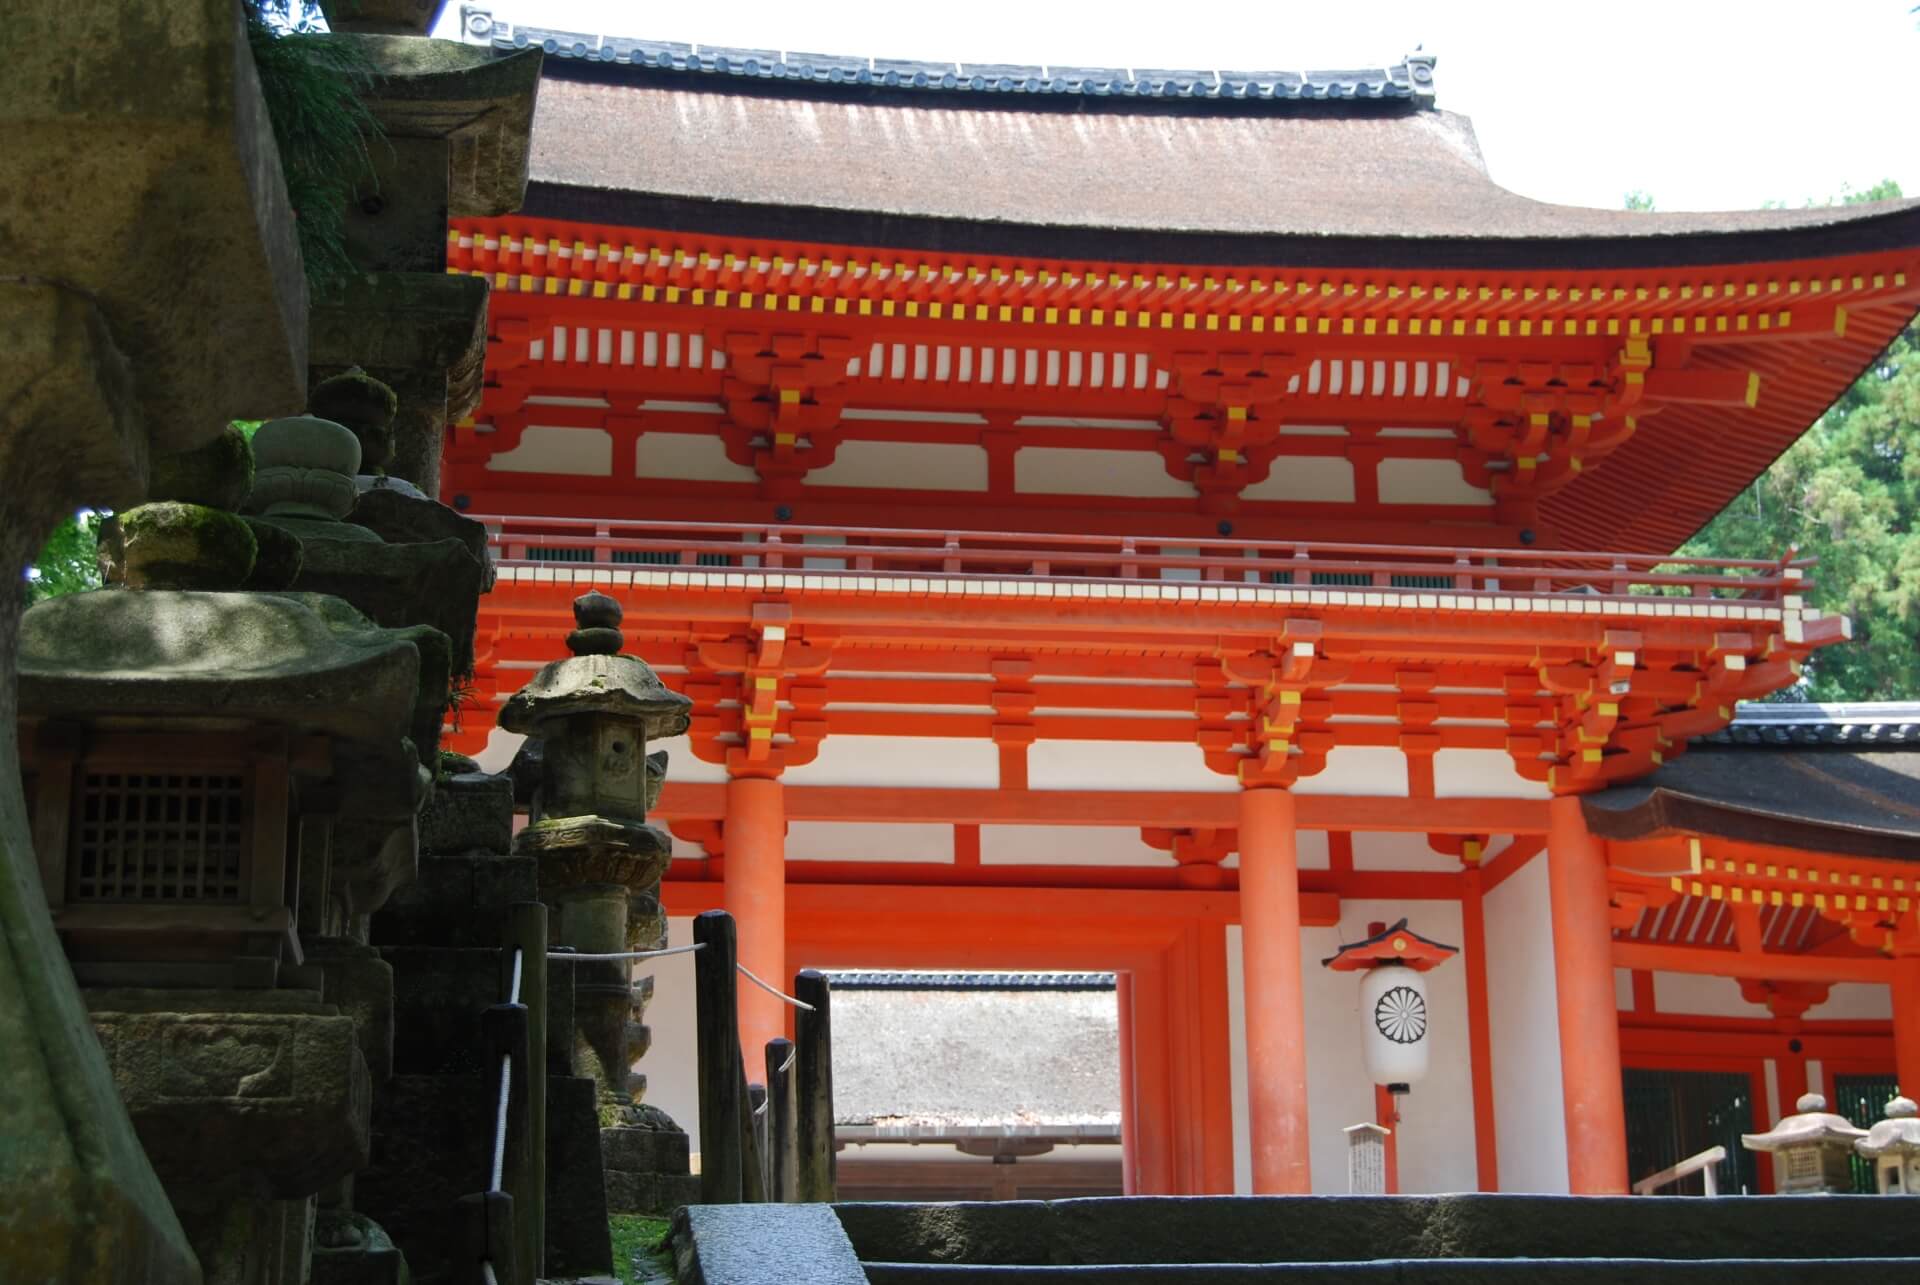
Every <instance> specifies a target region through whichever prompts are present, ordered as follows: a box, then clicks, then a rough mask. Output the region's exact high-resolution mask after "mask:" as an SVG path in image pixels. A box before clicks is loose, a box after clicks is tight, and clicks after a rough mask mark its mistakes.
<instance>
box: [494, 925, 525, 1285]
mask: <svg viewBox="0 0 1920 1285" xmlns="http://www.w3.org/2000/svg"><path fill="white" fill-rule="evenodd" d="M507 953H508V954H509V956H510V955H511V954H512V952H511V951H509V952H507ZM480 1035H481V1046H482V1048H484V1049H485V1055H484V1061H483V1062H482V1064H481V1066H482V1069H481V1072H480V1075H481V1082H482V1083H484V1084H485V1085H486V1086H487V1087H488V1088H489V1089H490V1090H491V1092H490V1093H489V1094H488V1095H487V1101H489V1102H490V1103H493V1104H494V1105H495V1106H496V1108H497V1106H498V1103H499V1100H500V1099H499V1096H498V1095H499V1093H500V1088H501V1085H500V1080H501V1068H502V1064H503V1060H504V1064H505V1066H506V1068H507V1075H506V1104H507V1110H506V1127H505V1129H504V1130H501V1140H496V1136H495V1129H496V1127H497V1123H498V1117H496V1116H495V1115H494V1114H493V1113H492V1112H489V1113H488V1116H487V1121H486V1131H487V1132H486V1136H487V1158H488V1162H489V1163H488V1168H489V1170H491V1168H492V1160H493V1154H494V1151H493V1149H494V1147H495V1146H496V1145H497V1146H499V1147H500V1176H499V1180H498V1181H497V1182H490V1184H489V1188H488V1190H489V1191H490V1192H504V1193H505V1194H506V1195H507V1197H508V1199H509V1203H508V1205H507V1206H506V1211H507V1215H508V1217H509V1220H510V1222H509V1226H508V1228H507V1231H506V1236H507V1240H508V1242H509V1243H508V1249H509V1251H510V1261H509V1262H507V1263H501V1262H499V1261H495V1263H494V1274H495V1276H496V1277H498V1279H499V1280H500V1281H501V1282H502V1285H505V1282H508V1281H511V1282H513V1283H514V1285H532V1282H533V1279H534V1274H535V1272H536V1271H537V1270H538V1268H536V1267H535V1266H534V1264H533V1261H532V1238H531V1237H532V1230H533V1229H532V1226H531V1225H530V1224H529V1223H528V1221H527V1218H526V1214H527V1207H528V1206H531V1205H536V1204H538V1203H539V1202H538V1201H537V1200H536V1199H535V1197H534V1194H533V1190H532V1183H533V1168H532V1161H533V1155H532V1151H533V1148H532V1141H533V1137H532V1135H533V1110H532V1102H531V1100H530V1095H529V1094H528V1092H527V1082H528V1070H527V1064H528V1063H529V1062H531V1061H532V1059H531V1058H530V1057H528V1056H527V1009H526V1006H525V1005H524V1004H495V1005H493V1006H492V1007H490V1008H488V1009H487V1010H486V1012H484V1013H482V1014H481V1015H480ZM488 1177H489V1179H491V1178H492V1174H491V1172H489V1174H488ZM496 1234H497V1232H496Z"/></svg>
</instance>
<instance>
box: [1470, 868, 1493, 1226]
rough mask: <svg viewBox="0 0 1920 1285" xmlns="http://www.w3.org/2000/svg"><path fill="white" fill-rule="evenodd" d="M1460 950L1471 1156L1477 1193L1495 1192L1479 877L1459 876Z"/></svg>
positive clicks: (1475, 872)
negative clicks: (1470, 1100) (1461, 885)
mask: <svg viewBox="0 0 1920 1285" xmlns="http://www.w3.org/2000/svg"><path fill="white" fill-rule="evenodd" d="M1462 879H1463V880H1464V881H1465V885H1466V891H1465V892H1464V893H1463V894H1462V895H1461V897H1460V923H1461V926H1462V928H1463V932H1462V933H1461V936H1463V937H1464V938H1465V940H1464V941H1462V942H1461V945H1462V946H1463V947H1464V948H1465V955H1466V958H1465V960H1464V963H1465V964H1466V968H1467V1062H1468V1067H1469V1074H1470V1075H1471V1077H1472V1081H1473V1152H1474V1160H1475V1169H1476V1171H1477V1173H1478V1175H1479V1179H1480V1190H1482V1191H1498V1190H1500V1138H1499V1133H1498V1131H1497V1130H1496V1129H1495V1127H1494V1115H1493V1027H1492V1022H1491V1015H1490V1013H1489V1010H1488V1005H1487V913H1486V903H1485V901H1484V900H1483V896H1484V890H1483V889H1482V888H1481V879H1480V871H1479V870H1478V869H1474V870H1468V871H1466V872H1465V873H1464V874H1463V875H1462Z"/></svg>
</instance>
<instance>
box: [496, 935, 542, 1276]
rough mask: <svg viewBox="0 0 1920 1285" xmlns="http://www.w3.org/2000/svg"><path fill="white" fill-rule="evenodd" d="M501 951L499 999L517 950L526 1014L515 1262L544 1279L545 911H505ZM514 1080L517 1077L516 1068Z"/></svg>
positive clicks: (508, 980) (504, 992)
mask: <svg viewBox="0 0 1920 1285" xmlns="http://www.w3.org/2000/svg"><path fill="white" fill-rule="evenodd" d="M505 946H506V949H504V950H503V951H501V952H500V966H501V968H500V971H501V978H500V981H501V987H502V990H501V994H503V995H504V994H508V993H509V992H508V991H507V989H506V987H508V986H510V985H511V984H512V977H513V952H514V948H515V947H516V946H517V947H519V949H520V1003H521V1004H522V1005H523V1006H524V1007H525V1008H526V1010H527V1058H526V1078H525V1079H523V1080H520V1081H518V1083H516V1085H515V1092H516V1093H518V1092H519V1085H521V1084H524V1085H525V1086H526V1092H525V1097H526V1102H527V1112H528V1120H529V1126H528V1135H527V1149H528V1156H527V1175H528V1180H527V1184H526V1187H527V1190H526V1192H525V1194H524V1195H523V1196H522V1197H521V1198H520V1199H519V1200H516V1201H515V1209H516V1210H517V1213H518V1217H519V1219H520V1222H521V1225H522V1226H523V1228H524V1229H525V1230H524V1231H523V1233H522V1235H521V1237H520V1248H521V1251H522V1254H521V1261H522V1262H525V1263H528V1264H530V1267H529V1270H530V1272H531V1274H532V1276H534V1277H539V1276H543V1275H545V1274H546V1261H547V908H546V906H545V905H544V904H542V903H541V902H538V901H517V902H515V903H513V904H512V905H511V906H508V907H507V923H506V933H505ZM515 1074H519V1071H518V1068H516V1069H515Z"/></svg>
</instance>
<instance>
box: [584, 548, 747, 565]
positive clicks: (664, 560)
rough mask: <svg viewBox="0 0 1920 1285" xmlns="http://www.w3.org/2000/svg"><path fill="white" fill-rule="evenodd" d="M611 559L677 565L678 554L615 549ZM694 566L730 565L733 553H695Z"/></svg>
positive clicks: (668, 550)
mask: <svg viewBox="0 0 1920 1285" xmlns="http://www.w3.org/2000/svg"><path fill="white" fill-rule="evenodd" d="M613 560H614V561H615V562H616V563H619V564H620V565H622V566H635V567H677V566H679V565H680V555H679V554H677V553H675V552H674V551H673V550H671V549H615V550H614V551H613ZM693 565H694V566H696V567H731V566H733V565H734V560H733V555H732V554H727V553H696V554H694V555H693Z"/></svg>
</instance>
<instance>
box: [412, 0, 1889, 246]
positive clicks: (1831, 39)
mask: <svg viewBox="0 0 1920 1285" xmlns="http://www.w3.org/2000/svg"><path fill="white" fill-rule="evenodd" d="M1915 3H1916V0H1798V2H1796V3H1788V2H1785V0H1744V2H1741V3H1725V2H1723V0H1610V2H1609V3H1601V4H1594V3H1569V2H1567V0H1532V2H1531V3H1521V2H1518V0H1478V2H1472V0H1426V2H1425V3H1420V2H1419V0H1263V2H1262V3H1247V2H1245V0H1240V2H1235V0H1157V2H1150V0H1098V2H1095V3H1088V2H1086V0H962V2H960V3H953V2H951V0H949V2H945V3H928V2H927V0H919V2H915V0H717V2H710V3H704V4H679V5H660V4H653V3H639V2H637V0H493V3H492V6H491V7H492V9H493V12H494V15H495V17H496V18H498V19H501V20H503V21H507V22H521V23H528V24H533V25H539V26H545V27H553V28H559V29H562V30H568V31H586V32H596V33H602V34H609V35H626V36H642V37H648V38H652V39H659V40H684V41H691V42H693V43H696V44H715V45H747V46H753V47H758V48H773V49H789V50H806V51H810V52H815V53H835V54H862V55H868V56H876V57H885V58H928V59H937V60H946V61H957V62H1028V63H1042V64H1045V63H1056V62H1057V63H1063V64H1066V63H1078V64H1081V65H1095V66H1119V67H1195V68H1221V67H1238V68H1294V69H1298V68H1330V67H1342V66H1355V65H1361V66H1365V65H1379V64H1381V63H1384V62H1392V61H1397V60H1398V59H1399V58H1400V57H1401V56H1402V55H1404V54H1406V53H1408V52H1409V51H1411V50H1412V49H1414V48H1415V46H1419V45H1424V46H1425V48H1426V49H1427V51H1428V52H1430V53H1433V54H1435V55H1437V56H1438V58H1439V65H1438V68H1437V82H1438V85H1439V103H1440V106H1441V107H1443V108H1445V109H1447V110H1450V111H1456V112H1463V113H1465V114H1466V115H1468V116H1471V117H1472V118H1473V121H1474V125H1475V127H1476V129H1477V130H1478V132H1479V136H1480V143H1481V147H1482V149H1483V150H1484V151H1485V153H1486V156H1487V162H1488V165H1489V167H1490V168H1491V169H1492V171H1493V176H1494V178H1495V179H1497V180H1498V181H1499V182H1500V183H1502V184H1503V185H1505V186H1507V187H1509V188H1512V189H1514V190H1515V191H1518V192H1522V193H1524V194H1526V195H1528V196H1532V197H1536V198H1538V199H1541V200H1549V201H1560V202H1566V203H1570V204H1577V205H1598V206H1618V205H1619V204H1620V201H1621V198H1622V196H1623V194H1624V193H1626V192H1627V191H1629V190H1631V189H1633V188H1644V189H1646V190H1647V191H1650V192H1652V193H1653V194H1654V197H1655V199H1656V200H1657V201H1658V203H1659V206H1660V208H1662V209H1670V210H1678V209H1696V210H1709V209H1735V208H1749V207H1753V206H1758V205H1760V204H1761V203H1763V202H1765V201H1767V200H1770V199H1771V200H1783V201H1786V202H1788V203H1789V204H1795V205H1797V204H1800V203H1801V202H1803V201H1805V200H1806V199H1808V198H1814V199H1825V198H1826V197H1828V196H1832V195H1837V194H1838V193H1840V192H1841V191H1842V190H1843V188H1845V187H1848V186H1851V187H1853V188H1856V189H1857V188H1862V187H1867V186H1870V185H1871V184H1873V183H1876V182H1878V181H1879V180H1881V179H1883V178H1892V179H1896V180H1898V181H1899V183H1900V185H1901V187H1902V188H1903V189H1904V190H1905V192H1906V194H1907V195H1909V196H1920V127H1916V124H1915V107H1916V98H1917V97H1920V14H1915V13H1913V12H1911V9H1912V7H1913V5H1914V4H1915ZM459 10H460V6H459V2H458V0H452V2H451V3H449V4H448V6H447V11H446V13H445V14H444V15H443V18H442V21H441V24H440V26H439V27H438V28H437V29H436V31H435V34H437V35H447V36H452V35H454V34H455V33H456V30H457V26H458V23H459Z"/></svg>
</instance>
